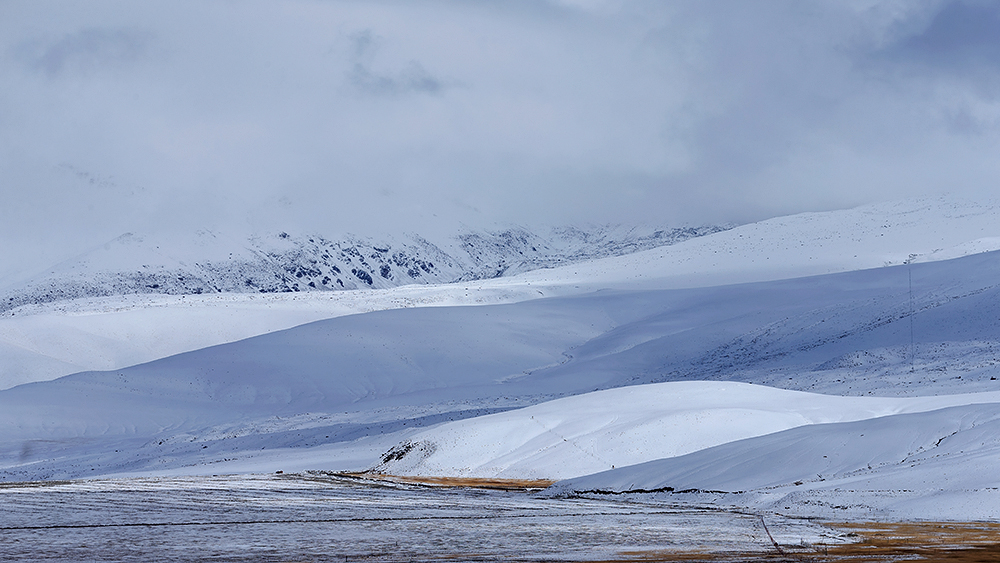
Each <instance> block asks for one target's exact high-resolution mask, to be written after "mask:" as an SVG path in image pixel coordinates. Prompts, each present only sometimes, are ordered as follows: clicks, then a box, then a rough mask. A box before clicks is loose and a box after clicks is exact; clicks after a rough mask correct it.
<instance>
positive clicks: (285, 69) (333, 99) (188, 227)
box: [0, 0, 1000, 275]
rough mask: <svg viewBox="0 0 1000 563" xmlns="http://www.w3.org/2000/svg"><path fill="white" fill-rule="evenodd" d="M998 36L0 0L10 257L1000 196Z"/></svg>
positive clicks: (679, 16)
mask: <svg viewBox="0 0 1000 563" xmlns="http://www.w3.org/2000/svg"><path fill="white" fill-rule="evenodd" d="M998 28H1000V7H998V6H996V5H994V4H991V3H986V2H975V1H927V2H920V3H898V2H892V1H885V2H879V1H855V2H834V1H832V0H831V1H820V2H813V3H808V4H803V3H799V2H778V1H772V2H755V3H747V2H712V3H705V2H693V1H692V2H686V1H679V2H669V3H667V2H653V1H649V2H646V1H626V0H607V1H602V0H589V1H588V0H579V1H570V0H565V1H555V0H553V1H541V0H540V1H537V2H528V1H519V2H502V3H461V2H453V1H444V0H442V1H431V2H424V3H420V4H414V3H408V2H396V1H383V2H355V1H325V0H287V1H279V2H265V1H262V0H260V1H249V2H240V3H233V2H221V1H220V2H193V1H189V2H146V3H142V4H135V3H128V2H121V1H111V0H107V1H95V2H88V3H87V4H86V5H81V4H75V3H68V2H61V1H31V2H28V1H19V0H9V1H6V2H3V3H0V170H2V171H3V172H4V174H3V189H2V194H0V246H2V248H3V251H2V255H0V256H2V261H3V262H4V264H7V265H8V266H9V265H10V264H15V263H17V264H22V265H23V266H19V267H23V268H32V267H35V268H37V267H43V266H46V265H49V264H52V263H54V262H56V261H58V260H60V259H64V258H66V257H68V256H71V255H74V254H76V253H79V252H81V251H83V250H85V249H87V248H90V247H93V246H94V245H97V244H100V243H102V242H104V241H106V240H109V239H111V238H113V237H115V236H118V235H120V234H122V233H124V232H129V231H132V232H173V231H180V232H190V231H193V230H196V229H221V230H224V231H230V232H253V231H260V230H268V229H283V228H286V229H287V228H297V229H300V230H302V231H316V232H328V233H339V232H357V233H358V234H365V235H377V234H378V233H379V232H381V231H383V230H387V229H391V230H393V231H401V230H408V231H418V232H419V231H421V230H434V229H448V228H454V227H456V226H458V225H467V226H469V227H472V228H476V227H482V226H488V225H494V224H528V225H538V224H550V225H556V224H577V223H584V222H586V223H644V224H659V225H678V226H680V225H698V224H709V223H712V224H717V223H728V222H736V223H744V222H749V221H754V220H760V219H764V218H768V217H773V216H778V215H784V214H789V213H795V212H801V211H821V210H830V209H837V208H845V207H852V206H855V205H859V204H864V203H869V202H874V201H880V200H887V199H898V198H903V197H910V196H925V195H935V194H940V193H944V192H950V193H955V194H958V195H964V196H969V197H980V196H987V195H992V193H993V192H994V191H995V189H994V182H995V179H996V178H997V172H998V164H997V159H996V158H995V154H996V148H997V147H998V145H1000V143H998V141H1000V136H998V124H1000V101H998V98H1000V73H998V70H1000V34H998V33H997V32H996V29H998ZM8 269H10V268H9V267H8ZM0 275H2V272H0Z"/></svg>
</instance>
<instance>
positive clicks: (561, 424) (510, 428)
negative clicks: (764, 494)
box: [374, 381, 1000, 490]
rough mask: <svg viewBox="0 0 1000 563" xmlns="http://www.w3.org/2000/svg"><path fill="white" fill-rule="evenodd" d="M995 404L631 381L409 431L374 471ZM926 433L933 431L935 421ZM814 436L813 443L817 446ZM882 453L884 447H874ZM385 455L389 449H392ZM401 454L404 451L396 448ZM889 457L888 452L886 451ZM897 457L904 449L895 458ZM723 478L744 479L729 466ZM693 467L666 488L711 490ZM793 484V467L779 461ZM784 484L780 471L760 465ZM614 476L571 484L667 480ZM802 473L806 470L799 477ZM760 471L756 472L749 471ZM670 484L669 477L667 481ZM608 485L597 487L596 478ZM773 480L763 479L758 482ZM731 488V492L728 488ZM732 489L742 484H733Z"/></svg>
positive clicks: (561, 471)
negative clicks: (631, 383) (632, 383)
mask: <svg viewBox="0 0 1000 563" xmlns="http://www.w3.org/2000/svg"><path fill="white" fill-rule="evenodd" d="M980 403H996V404H995V405H994V408H1000V391H997V392H990V393H976V394H967V395H950V396H938V397H910V398H888V397H839V396H832V395H820V394H816V393H804V392H801V391H789V390H784V389H775V388H772V387H765V386H762V385H751V384H746V383H736V382H704V381H691V382H688V381H684V382H670V383H658V384H651V385H636V386H630V387H623V388H618V389H608V390H604V391H598V392H594V393H585V394H582V395H577V396H573V397H566V398H563V399H558V400H554V401H549V402H546V403H542V404H539V405H535V406H531V407H526V408H523V409H518V410H515V411H508V412H504V413H498V414H493V415H489V416H482V417H477V418H473V419H468V420H461V421H457V422H451V423H448V424H444V425H441V426H438V427H435V428H432V429H428V430H425V431H422V432H418V433H416V434H414V435H412V436H410V437H409V438H408V439H407V441H406V442H404V443H403V444H400V445H399V446H397V448H396V450H395V452H399V454H400V455H387V456H386V459H387V461H384V462H383V463H380V464H379V465H378V466H376V467H375V468H374V470H375V471H376V472H378V473H387V474H391V475H420V476H436V475H446V476H461V477H486V478H489V477H494V478H496V477H499V478H511V479H567V478H570V477H579V476H581V475H587V474H590V473H597V472H601V471H605V470H610V469H613V468H615V467H624V466H628V465H635V464H639V463H643V462H647V461H651V460H655V459H659V458H668V457H676V456H681V455H684V454H688V453H691V452H695V451H698V450H704V449H705V448H710V447H712V446H717V445H719V444H725V443H727V442H734V441H736V440H742V439H745V438H751V437H755V436H762V435H764V434H771V433H774V432H779V431H782V430H787V429H789V428H795V427H798V426H804V425H810V424H822V423H836V422H848V421H856V420H865V419H871V418H876V417H884V416H890V415H896V414H901V413H913V412H923V411H929V410H936V409H942V408H946V407H952V406H956V405H958V406H962V405H970V404H980ZM933 430H934V431H929V432H928V433H927V434H928V435H932V434H933V435H937V436H939V437H940V433H939V432H937V428H934V429H933ZM821 442H822V440H819V441H818V442H817V444H819V443H821ZM873 446H874V448H875V449H878V450H884V451H879V452H877V453H875V454H870V455H876V456H882V455H886V454H885V451H895V450H892V449H888V450H887V449H886V448H885V447H884V446H885V445H883V444H874V445H873ZM395 452H393V453H395ZM403 452H406V453H405V454H404V453H403ZM893 455H895V454H893ZM904 457H905V456H904ZM719 467H725V468H728V469H729V470H730V471H729V473H727V475H729V476H730V478H739V479H743V478H747V479H750V477H749V475H747V474H745V473H744V472H743V471H735V470H733V469H732V467H731V465H730V464H729V463H724V464H719ZM703 469H704V468H698V470H696V471H693V472H692V474H691V475H690V476H689V479H688V481H693V482H694V483H696V484H697V483H707V485H704V486H700V487H699V486H698V485H692V484H691V483H689V482H688V481H683V482H681V483H680V485H681V487H675V488H720V487H722V486H723V484H719V483H718V482H717V481H713V480H711V479H707V480H706V477H707V475H709V473H708V472H705V471H704V470H703ZM779 469H785V470H786V473H790V474H791V475H792V477H794V478H792V481H794V480H796V479H798V478H800V477H801V476H802V471H803V470H806V471H808V470H809V469H802V468H796V466H795V464H794V463H792V464H790V465H788V466H782V467H780V468H779ZM762 474H763V475H766V476H767V478H768V479H772V480H776V481H777V482H778V483H781V482H783V481H782V480H781V477H785V475H784V474H778V475H776V474H775V472H774V471H773V470H764V471H762ZM611 475H614V478H615V479H617V480H613V481H607V480H601V479H594V480H593V481H588V480H587V479H582V480H580V483H582V484H574V485H573V487H574V488H579V487H586V488H594V489H603V488H605V487H607V488H611V489H616V486H617V485H619V484H620V483H621V482H622V479H625V480H628V481H629V485H628V487H629V488H631V489H636V488H639V489H656V488H663V487H666V486H672V485H669V484H664V483H663V482H662V481H663V479H662V478H661V477H662V475H661V472H659V471H658V470H657V469H655V468H649V469H648V470H647V471H646V472H645V473H642V474H641V476H637V475H636V473H635V472H630V471H627V470H621V471H619V472H616V473H612V474H609V477H611ZM807 476H808V475H807ZM758 478H759V477H758ZM667 482H668V483H669V479H668V480H667ZM604 483H608V484H606V485H605V486H601V484H604ZM772 484H774V483H773V482H771V481H768V482H766V483H764V486H769V485H772ZM727 490H731V489H727ZM737 490H741V489H737Z"/></svg>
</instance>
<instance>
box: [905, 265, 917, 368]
mask: <svg viewBox="0 0 1000 563" xmlns="http://www.w3.org/2000/svg"><path fill="white" fill-rule="evenodd" d="M906 278H907V281H908V282H909V285H910V373H913V361H914V356H915V355H916V352H915V351H914V347H913V271H912V270H911V269H910V265H909V264H907V266H906Z"/></svg>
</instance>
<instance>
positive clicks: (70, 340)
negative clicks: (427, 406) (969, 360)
mask: <svg viewBox="0 0 1000 563" xmlns="http://www.w3.org/2000/svg"><path fill="white" fill-rule="evenodd" d="M998 225H1000V204H997V203H996V202H976V201H966V200H960V199H955V198H937V199H917V200H907V201H900V202H888V203H879V204H872V205H867V206H864V207H859V208H856V209H848V210H840V211H831V212H824V213H803V214H799V215H794V216H790V217H779V218H775V219H770V220H767V221H762V222H760V223H753V224H750V225H743V226H740V227H736V228H733V229H729V230H726V231H722V232H717V233H714V234H710V235H706V236H701V237H696V238H693V239H690V240H685V241H683V242H679V243H677V244H673V245H669V246H661V247H658V248H654V249H649V250H644V251H638V252H634V253H631V254H623V255H621V256H613V257H608V258H602V259H596V260H590V261H586V262H574V263H573V264H570V265H566V266H554V267H551V268H545V269H538V270H532V271H529V272H525V273H522V274H511V275H506V276H503V277H500V278H492V279H480V280H474V281H466V282H464V283H461V284H430V285H410V286H401V287H395V288H388V289H382V290H371V289H368V290H364V289H362V290H356V291H299V292H283V293H259V292H258V293H252V292H251V293H202V294H198V295H163V294H160V293H138V294H133V295H127V296H122V295H112V296H107V297H85V298H77V299H73V300H64V301H54V302H49V303H41V304H32V305H23V306H21V307H18V308H16V309H11V310H7V311H6V312H4V313H0V357H2V358H3V360H4V361H3V362H0V389H3V388H7V387H11V386H13V385H17V384H21V383H29V382H32V381H40V380H47V379H53V378H55V377H59V376H62V375H68V374H71V373H75V372H79V371H86V370H102V369H104V370H106V369H117V368H123V367H126V366H129V365H134V364H138V363H143V362H148V361H151V360H155V359H157V358H162V357H165V356H169V355H173V354H178V353H182V352H186V351H191V350H196V349H198V348H203V347H206V346H213V345H217V344H222V343H226V342H233V341H236V340H239V339H242V338H248V337H252V336H255V335H259V334H265V333H267V332H271V331H275V330H282V329H287V328H291V327H293V326H296V325H300V324H303V323H307V322H311V321H316V320H321V319H325V318H329V317H334V316H339V315H345V314H353V313H362V312H369V311H375V310H381V309H393V308H405V307H421V306H445V305H480V304H490V303H510V302H515V301H521V300H525V299H534V298H539V297H546V296H559V295H575V294H580V293H585V292H588V291H596V290H599V289H606V288H619V289H629V288H632V289H635V288H639V287H645V288H651V289H666V288H690V287H704V286H713V285H724V284H733V283H744V282H752V281H767V280H777V279H783V278H794V277H801V276H807V275H816V274H824V273H833V272H844V271H851V270H860V269H866V268H881V267H883V266H885V265H886V264H901V263H903V262H907V263H915V262H920V261H933V260H941V259H946V258H955V257H959V256H964V255H967V254H973V253H977V252H982V251H985V250H992V249H996V248H998V247H1000V244H998V243H1000V229H998ZM587 232H590V233H591V234H590V235H586V236H585V235H584V234H581V232H579V231H576V232H575V233H576V234H572V233H569V234H567V233H563V238H561V239H559V240H564V241H566V240H576V241H577V242H576V243H571V242H564V245H565V247H566V248H577V249H579V248H580V244H584V243H585V244H589V245H591V246H590V247H589V248H597V247H600V246H601V245H602V244H605V243H607V244H611V243H610V242H608V241H623V240H626V239H628V236H626V235H623V234H622V233H620V232H619V233H618V234H614V236H612V235H601V234H599V233H595V232H593V231H587ZM664 232H666V231H664ZM651 233H655V231H650V232H648V233H646V234H647V235H648V234H651ZM629 236H634V237H637V238H638V239H641V240H646V239H643V238H642V236H644V235H642V234H641V233H640V232H632V235H629ZM501 238H502V237H501ZM269 240H272V242H277V243H280V244H284V245H292V244H293V243H292V242H290V241H292V240H299V239H298V238H296V237H294V236H290V237H289V238H287V239H285V238H281V237H272V239H269ZM305 240H306V241H308V239H305ZM130 241H131V242H127V241H126V242H121V244H118V243H116V244H118V246H115V245H110V246H109V250H107V251H105V250H104V249H103V248H102V249H99V250H97V251H95V252H93V253H90V254H89V255H88V256H89V258H88V259H87V260H85V261H82V262H80V261H71V262H69V263H67V264H65V265H64V267H62V268H61V269H60V271H63V273H64V274H65V275H62V274H60V275H59V276H56V275H55V274H54V273H53V274H52V275H53V276H55V277H54V278H52V279H61V280H66V279H69V280H72V279H80V280H84V281H85V282H86V284H90V283H92V282H93V279H94V272H96V271H115V272H120V271H123V270H128V268H124V267H123V266H122V264H123V263H125V262H127V260H124V258H128V257H131V258H129V260H132V262H129V263H131V264H132V265H133V266H134V268H133V269H134V270H137V271H138V270H141V269H142V265H143V264H146V265H147V266H149V265H150V264H152V263H154V262H153V260H154V259H156V260H161V261H164V262H165V263H169V264H173V266H170V267H169V268H168V267H167V266H164V268H166V269H167V270H169V269H170V268H173V267H175V266H176V260H175V261H170V260H167V258H164V257H163V256H160V254H157V252H161V249H157V248H156V246H157V245H156V244H154V243H153V242H152V239H144V241H143V242H141V243H140V242H138V241H137V240H132V239H130ZM314 241H315V239H314ZM580 241H583V242H582V243H581V242H580ZM602 241H603V242H602ZM238 242H239V241H231V240H230V241H227V240H225V239H224V238H223V237H222V235H217V234H210V233H202V234H201V235H198V236H195V237H194V238H193V239H189V240H171V241H170V245H169V248H172V249H173V250H172V251H171V252H173V253H176V256H178V257H179V258H177V259H178V260H180V259H183V260H184V261H185V262H184V263H185V264H187V265H188V266H190V265H191V264H193V263H194V262H188V259H190V258H191V257H192V256H202V257H203V258H204V259H205V260H209V259H211V260H220V261H225V260H229V256H230V253H233V254H234V258H233V260H235V255H236V253H235V252H234V251H233V249H234V248H239V244H238ZM243 242H244V243H245V242H246V241H243ZM383 242H384V241H383ZM453 242H454V241H453ZM456 244H457V243H456ZM636 244H638V243H636ZM441 245H442V246H441V247H442V248H443V247H445V246H446V245H445V244H444V243H441ZM475 247H476V248H485V247H486V245H483V244H478V243H477V244H475ZM636 247H637V246H632V247H630V249H634V248H636ZM449 248H451V247H449ZM536 248H538V247H537V246H536ZM603 248H604V249H603V250H601V251H600V252H599V253H598V254H601V253H607V252H611V251H615V252H617V251H620V250H622V249H623V248H622V247H621V246H617V247H615V248H617V250H615V248H611V249H609V248H607V246H605V247H603ZM126 250H130V251H129V252H126ZM139 251H141V252H139ZM162 252H167V251H166V250H162ZM462 252H464V251H462V250H461V249H460V248H459V249H458V250H457V251H455V250H454V249H453V248H452V249H451V250H449V255H453V254H454V255H458V254H459V253H462ZM568 252H569V251H568V250H567V251H566V252H564V255H568V254H567V253H568ZM253 256H257V255H253ZM518 256H521V255H518ZM123 257H124V258H123ZM519 259H520V258H519ZM369 265H370V262H369ZM76 267H79V269H78V270H77V269H74V268H76ZM177 267H179V266H177ZM338 267H339V266H338ZM341 270H342V271H343V268H341ZM66 271H69V272H70V273H69V274H66ZM366 271H368V270H366ZM510 271H511V270H508V273H509V272H510ZM73 272H76V273H75V274H74V273H73ZM283 275H287V273H285V274H283ZM74 276H77V277H74ZM39 279H40V278H39ZM294 279H295V280H298V279H299V278H294ZM397 279H398V278H397ZM422 279H425V280H426V276H425V277H423V278H422ZM88 280H89V281H88ZM342 280H343V278H342ZM373 280H375V281H376V282H378V280H382V278H381V277H380V276H375V277H374V278H373ZM320 281H322V280H320ZM81 283H84V282H81ZM296 283H298V282H296ZM379 283H380V282H379ZM19 287H22V286H19ZM338 287H339V286H338ZM306 289H311V288H309V287H308V285H306ZM145 290H146V291H159V290H160V288H145ZM101 291H103V289H101ZM7 299H8V300H9V299H10V298H9V297H8V298H7Z"/></svg>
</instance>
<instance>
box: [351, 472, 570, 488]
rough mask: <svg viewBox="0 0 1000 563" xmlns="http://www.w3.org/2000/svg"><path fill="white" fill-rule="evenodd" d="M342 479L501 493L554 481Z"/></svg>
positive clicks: (371, 476) (403, 477)
mask: <svg viewBox="0 0 1000 563" xmlns="http://www.w3.org/2000/svg"><path fill="white" fill-rule="evenodd" d="M338 475H341V476H343V477H350V478H352V479H364V480H368V481H381V482H386V483H399V484H405V485H423V486H426V487H448V488H465V489H498V490H503V491H528V490H537V489H544V488H545V487H548V486H549V485H551V484H552V483H555V481H552V480H549V479H481V478H477V477H413V476H409V475H385V474H382V473H338Z"/></svg>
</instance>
